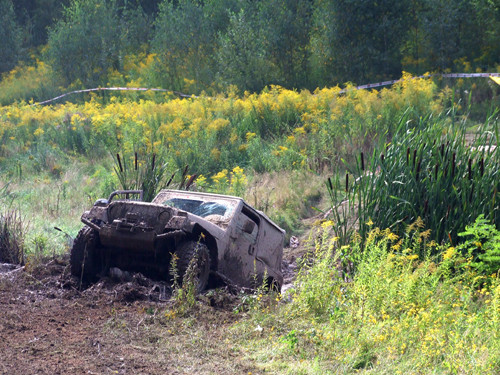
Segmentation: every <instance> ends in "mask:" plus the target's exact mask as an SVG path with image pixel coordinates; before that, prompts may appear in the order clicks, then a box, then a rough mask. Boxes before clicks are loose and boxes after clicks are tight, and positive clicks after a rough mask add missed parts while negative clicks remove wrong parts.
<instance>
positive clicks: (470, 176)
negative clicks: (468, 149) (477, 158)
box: [469, 159, 472, 180]
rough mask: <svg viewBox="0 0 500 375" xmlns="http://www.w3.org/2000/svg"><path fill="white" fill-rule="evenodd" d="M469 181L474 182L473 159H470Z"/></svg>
mask: <svg viewBox="0 0 500 375" xmlns="http://www.w3.org/2000/svg"><path fill="white" fill-rule="evenodd" d="M469 180H472V159H469Z"/></svg>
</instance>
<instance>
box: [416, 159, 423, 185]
mask: <svg viewBox="0 0 500 375" xmlns="http://www.w3.org/2000/svg"><path fill="white" fill-rule="evenodd" d="M421 164H422V160H420V161H419V162H418V165H417V173H416V175H415V179H416V180H417V181H418V176H419V174H420V166H421Z"/></svg>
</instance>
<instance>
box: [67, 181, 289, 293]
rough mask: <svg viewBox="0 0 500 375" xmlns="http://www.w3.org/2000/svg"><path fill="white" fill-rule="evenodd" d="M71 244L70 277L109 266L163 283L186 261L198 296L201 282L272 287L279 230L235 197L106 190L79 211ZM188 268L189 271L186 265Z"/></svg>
mask: <svg viewBox="0 0 500 375" xmlns="http://www.w3.org/2000/svg"><path fill="white" fill-rule="evenodd" d="M81 221H82V222H83V223H84V224H85V226H84V227H83V228H82V229H81V230H80V232H79V233H78V235H77V237H76V238H75V240H74V243H73V246H72V249H71V256H70V263H71V273H72V274H73V275H74V276H76V277H78V278H80V280H84V281H86V282H92V281H94V280H96V279H97V277H99V276H100V275H103V274H104V273H105V272H106V271H107V270H109V269H110V267H118V268H120V269H121V270H126V271H134V272H142V273H144V274H146V275H148V276H150V277H153V278H158V279H167V280H168V279H169V278H171V277H172V276H173V275H172V271H173V269H172V266H174V267H175V272H177V276H179V277H180V278H182V277H183V276H184V274H185V273H186V270H187V269H188V266H189V265H190V262H191V265H192V266H191V269H194V270H195V271H194V272H195V273H196V279H197V288H198V290H199V291H201V290H203V289H205V288H206V287H207V285H208V282H209V279H211V278H213V279H214V280H217V279H219V280H220V279H222V280H223V281H224V282H226V283H231V284H233V285H236V286H241V287H250V288H251V287H255V285H254V284H255V282H259V283H261V282H263V281H264V278H266V282H267V283H268V285H274V286H275V287H278V288H279V287H280V286H281V284H282V282H283V275H282V272H281V262H282V255H283V243H284V238H285V231H284V230H283V229H281V228H280V227H279V226H277V225H276V224H275V223H273V222H272V221H271V220H270V219H269V218H268V217H267V216H266V215H265V214H264V213H262V212H260V211H258V210H255V209H254V208H252V207H251V206H250V205H248V204H247V203H246V202H245V201H244V200H243V199H241V198H238V197H232V196H226V195H218V194H209V193H199V192H190V191H179V190H162V191H160V193H158V195H157V196H156V197H155V198H154V199H153V201H152V202H144V201H142V191H140V190H122V191H115V192H113V193H112V194H111V195H110V196H109V198H108V199H99V200H97V202H96V203H95V204H94V206H93V207H92V208H91V209H90V211H86V212H85V213H84V214H83V215H82V217H81ZM193 265H194V266H193Z"/></svg>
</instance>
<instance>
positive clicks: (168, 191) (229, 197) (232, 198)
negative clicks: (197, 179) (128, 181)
mask: <svg viewBox="0 0 500 375" xmlns="http://www.w3.org/2000/svg"><path fill="white" fill-rule="evenodd" d="M162 193H176V194H177V193H178V194H181V195H198V196H200V197H212V198H217V199H226V200H238V201H241V202H242V203H243V204H244V205H245V206H246V207H248V208H249V209H251V210H252V211H254V212H256V213H257V214H259V216H261V217H262V218H263V219H264V220H266V221H267V222H268V223H269V224H270V225H272V226H273V227H275V228H276V229H278V230H279V231H280V232H282V233H283V234H284V233H285V230H284V229H283V228H281V227H279V226H278V225H277V224H276V223H274V222H273V221H272V220H271V219H269V217H267V215H266V214H265V213H264V212H262V211H259V210H257V209H255V208H253V207H252V206H251V205H249V204H248V203H247V202H245V200H244V199H243V198H241V197H235V196H232V195H224V194H215V193H204V192H199V191H187V190H174V189H162V190H160V192H159V193H158V194H157V195H156V196H158V195H160V194H162ZM155 199H156V197H155V198H154V199H153V201H154V200H155Z"/></svg>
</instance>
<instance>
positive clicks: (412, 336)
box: [233, 225, 500, 374]
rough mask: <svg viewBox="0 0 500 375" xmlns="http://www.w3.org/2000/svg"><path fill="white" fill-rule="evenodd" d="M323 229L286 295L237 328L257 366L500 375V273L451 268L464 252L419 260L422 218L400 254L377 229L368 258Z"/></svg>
mask: <svg viewBox="0 0 500 375" xmlns="http://www.w3.org/2000/svg"><path fill="white" fill-rule="evenodd" d="M325 233H326V234H325V235H324V236H323V237H322V238H321V237H320V238H317V239H316V241H315V242H314V243H312V244H311V246H312V249H311V254H312V255H313V256H312V257H311V258H309V259H310V260H309V261H308V262H307V263H304V266H303V268H302V269H301V271H300V273H299V276H298V279H297V281H296V283H295V285H296V287H295V289H294V290H292V291H291V293H289V294H288V295H285V296H284V297H283V300H282V301H283V302H281V303H280V304H279V305H278V306H277V307H274V308H270V307H269V306H266V305H265V304H263V305H262V306H261V309H260V310H258V311H254V312H253V313H252V314H251V318H250V319H248V320H245V321H243V322H240V324H238V325H236V326H235V327H234V328H233V329H234V332H235V334H237V335H240V336H241V337H242V340H241V345H242V346H243V347H244V348H245V350H247V351H248V352H249V357H250V358H252V359H253V360H255V361H256V362H257V363H258V364H259V366H260V369H261V370H265V371H268V372H272V373H277V374H291V373H294V374H295V373H300V374H317V373H332V374H333V373H346V374H349V373H377V374H395V373H467V374H495V373H498V371H499V370H500V363H499V362H498V358H499V354H500V345H499V340H498V339H499V337H498V328H499V327H498V325H499V324H500V281H499V279H498V275H497V274H495V275H491V276H489V280H490V284H489V285H486V284H481V283H479V282H478V278H477V274H476V273H474V271H472V270H470V269H469V271H466V272H464V273H459V274H457V273H454V272H453V269H454V267H456V266H457V264H459V263H460V264H462V262H465V263H467V260H465V259H463V258H460V257H458V256H453V257H450V258H447V257H442V258H436V257H430V256H429V257H426V258H424V259H422V260H419V259H418V257H415V256H414V255H415V250H414V245H415V244H418V239H419V238H422V236H425V235H426V234H425V231H423V229H421V228H419V227H418V226H417V225H414V226H413V227H411V228H409V229H408V237H407V239H405V240H404V241H403V242H404V244H403V246H402V247H401V248H402V249H405V250H404V251H397V250H396V249H394V250H392V251H387V249H388V248H390V246H394V245H393V244H395V243H397V238H396V237H395V235H394V234H393V233H392V232H390V231H388V230H384V231H381V230H378V229H374V230H372V231H371V232H370V239H369V241H368V244H367V251H365V252H364V253H363V254H362V255H360V253H359V251H360V250H359V243H353V244H352V245H350V246H346V247H344V248H341V249H335V241H334V240H332V239H331V238H330V237H329V234H328V233H329V232H325ZM427 235H428V234H427ZM343 256H349V257H351V260H352V261H354V262H355V263H356V269H357V272H356V273H355V274H354V276H353V277H352V280H347V279H346V278H345V275H344V274H343V273H342V270H343V266H342V265H343V263H342V257H343ZM356 256H358V258H356ZM355 259H357V260H355ZM256 326H258V327H260V328H261V329H259V330H258V331H256V330H255V327H256Z"/></svg>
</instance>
